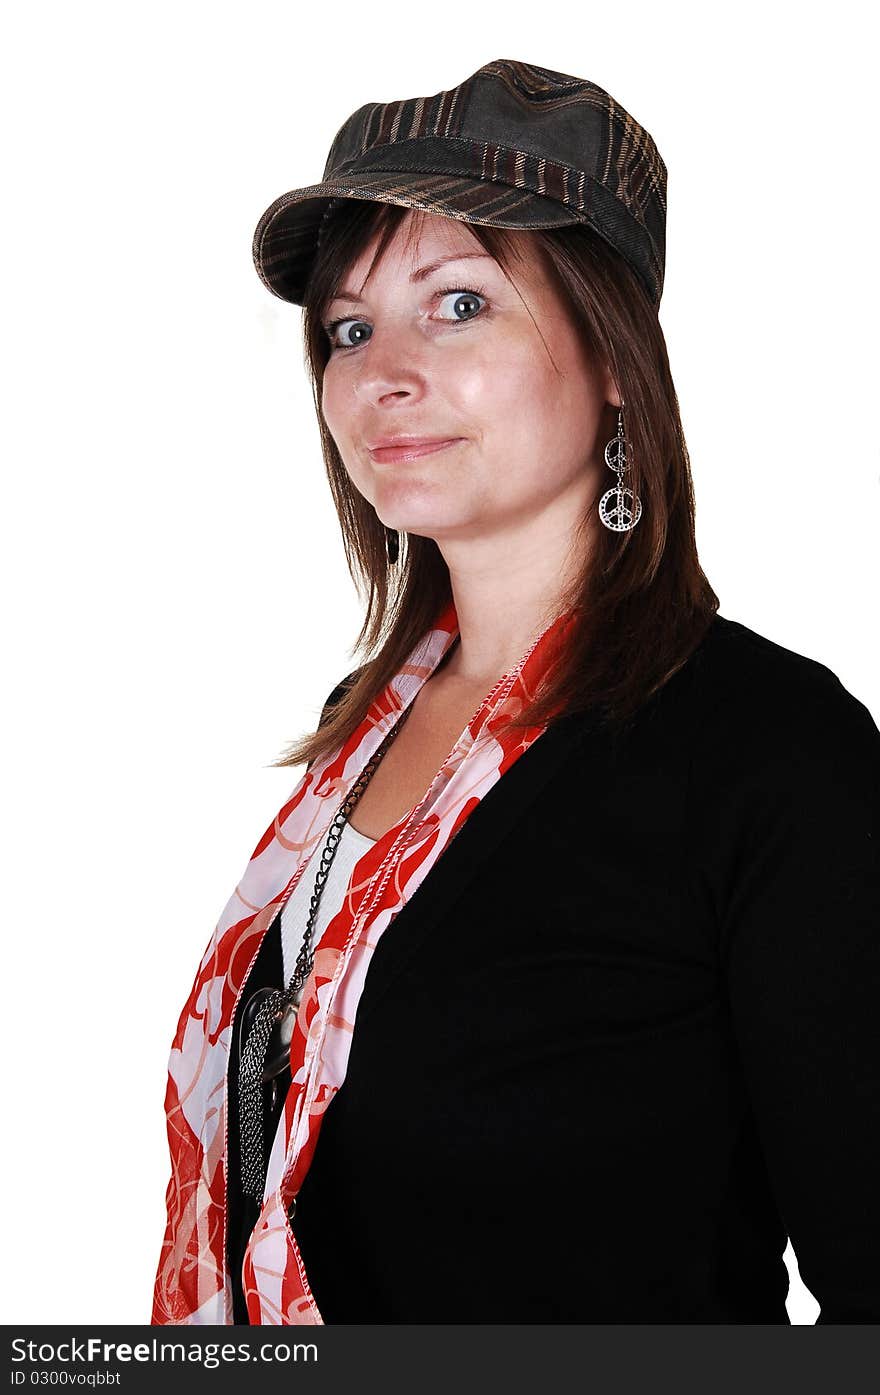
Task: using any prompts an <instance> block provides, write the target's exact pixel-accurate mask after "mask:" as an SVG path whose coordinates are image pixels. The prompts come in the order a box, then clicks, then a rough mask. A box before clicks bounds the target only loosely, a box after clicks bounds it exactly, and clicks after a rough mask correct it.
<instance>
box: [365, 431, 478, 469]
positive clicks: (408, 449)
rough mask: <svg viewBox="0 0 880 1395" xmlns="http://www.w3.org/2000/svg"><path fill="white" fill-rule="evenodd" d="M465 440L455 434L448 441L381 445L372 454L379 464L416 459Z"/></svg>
mask: <svg viewBox="0 0 880 1395" xmlns="http://www.w3.org/2000/svg"><path fill="white" fill-rule="evenodd" d="M463 440H464V437H463V436H453V437H450V439H449V440H448V441H425V442H423V443H422V444H421V445H415V444H410V445H407V444H403V445H400V446H379V447H378V448H377V449H376V450H371V451H370V455H371V457H372V459H373V460H375V461H376V463H377V464H379V465H381V464H390V463H391V462H392V461H396V460H415V459H417V458H418V456H420V455H434V454H435V452H437V451H439V450H447V449H448V447H449V446H457V445H459V444H460V443H461V442H462V441H463Z"/></svg>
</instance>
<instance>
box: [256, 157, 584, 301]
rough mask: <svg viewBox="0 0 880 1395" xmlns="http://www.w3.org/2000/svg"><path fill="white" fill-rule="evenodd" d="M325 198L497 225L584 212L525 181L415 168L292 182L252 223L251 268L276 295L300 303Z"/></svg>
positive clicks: (549, 223)
mask: <svg viewBox="0 0 880 1395" xmlns="http://www.w3.org/2000/svg"><path fill="white" fill-rule="evenodd" d="M330 199H369V200H374V201H375V202H377V203H394V204H400V205H401V206H403V207H405V208H418V209H421V210H422V211H423V212H425V213H437V214H440V215H441V216H443V217H446V218H457V219H458V220H459V221H460V222H465V223H482V224H485V225H487V226H490V227H496V228H519V229H534V228H563V227H569V226H571V224H573V223H587V222H589V221H590V220H589V218H588V217H587V216H586V214H584V213H580V212H578V211H577V210H576V209H572V208H566V207H565V205H564V204H561V203H559V202H558V201H557V200H556V199H548V198H544V197H543V196H542V195H540V194H533V193H532V192H531V190H529V189H521V188H514V187H513V186H512V185H509V184H496V183H492V182H490V181H489V180H485V179H468V178H465V177H463V176H462V177H460V176H457V175H449V174H436V175H431V174H424V173H419V172H413V171H400V172H399V173H398V172H396V171H392V172H389V171H388V170H383V171H381V172H379V173H369V174H368V173H358V174H353V175H352V178H351V179H350V180H342V179H328V180H324V181H323V182H322V183H321V184H311V185H309V186H308V187H307V188H305V189H292V190H291V191H290V192H289V193H287V194H282V195H281V197H280V198H278V199H276V200H275V202H274V203H272V204H270V205H269V207H268V208H267V209H266V211H265V213H264V214H263V216H262V217H261V219H260V221H259V223H258V224H257V228H256V232H255V233H254V241H253V257H254V265H255V267H256V269H257V274H258V275H259V277H260V280H261V281H262V282H263V284H264V285H265V286H267V287H268V289H269V290H270V291H271V292H272V294H273V295H276V296H278V297H279V298H280V299H281V300H287V301H290V302H291V303H292V304H293V305H302V304H303V296H304V291H305V287H306V282H307V280H308V275H309V271H310V269H311V265H312V261H313V259H314V255H315V251H316V249H317V244H318V230H319V227H320V224H321V219H322V218H323V216H324V213H325V212H326V209H327V204H328V202H329V201H330Z"/></svg>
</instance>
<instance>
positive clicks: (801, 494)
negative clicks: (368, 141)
mask: <svg viewBox="0 0 880 1395" xmlns="http://www.w3.org/2000/svg"><path fill="white" fill-rule="evenodd" d="M311 8H312V7H310V6H302V5H298V4H294V3H289V4H281V3H276V4H268V3H259V2H258V0H257V2H256V3H255V2H254V0H249V3H247V4H245V3H244V2H243V0H241V2H240V3H237V4H226V5H224V4H218V3H216V2H215V3H211V4H208V3H186V0H175V3H173V4H172V3H168V0H152V3H151V4H149V5H146V4H144V5H141V6H136V5H133V4H125V5H119V4H110V3H106V4H99V3H95V0H91V3H88V2H86V3H79V4H76V5H62V4H58V3H56V4H40V3H33V4H30V5H28V6H19V7H17V13H16V15H15V16H14V17H11V18H10V19H8V20H7V22H6V32H5V34H4V36H3V44H2V48H3V55H4V56H3V58H2V83H0V101H2V116H3V130H4V134H5V144H6V151H5V154H4V178H3V198H4V209H5V211H4V214H3V218H2V220H0V237H2V244H3V245H2V252H3V255H2V259H0V261H2V277H3V300H2V306H3V309H2V321H3V331H2V332H3V360H4V364H3V386H4V388H5V393H4V396H5V405H4V408H3V412H2V426H3V435H4V438H5V440H4V450H3V459H4V485H5V487H4V495H5V505H4V511H3V519H4V526H3V548H2V563H3V573H4V575H3V594H4V598H5V601H6V606H5V610H6V618H5V633H6V642H5V644H4V649H5V658H6V665H5V672H6V678H5V681H4V683H3V699H4V705H5V708H6V711H5V717H4V721H3V724H2V730H3V736H4V745H5V749H4V752H3V786H4V795H5V798H4V812H3V818H4V827H3V838H2V847H3V851H4V856H5V861H6V866H5V869H4V877H3V888H4V892H3V900H4V946H5V962H6V965H7V971H8V972H7V976H6V980H5V991H4V995H3V999H4V1014H3V1017H4V1042H3V1062H4V1066H3V1071H4V1082H5V1088H4V1116H5V1129H4V1132H5V1138H6V1142H5V1145H4V1150H3V1165H4V1177H3V1195H4V1198H5V1219H4V1226H3V1234H4V1251H5V1256H6V1262H5V1264H4V1265H3V1284H4V1288H5V1292H4V1293H3V1295H2V1301H3V1313H4V1320H5V1321H6V1322H8V1323H12V1322H18V1321H20V1322H44V1323H50V1322H56V1323H61V1322H65V1323H84V1322H86V1321H100V1322H104V1323H131V1322H147V1321H148V1320H149V1314H150V1306H151V1298H152V1283H153V1278H154V1273H155V1268H156V1263H157V1260H158V1255H159V1247H160V1243H161V1239H162V1234H163V1229H164V1223H165V1211H164V1192H165V1185H166V1182H167V1178H168V1172H169V1163H168V1153H167V1144H166V1139H165V1123H164V1115H163V1098H164V1091H165V1079H166V1067H167V1057H168V1050H169V1047H170V1043H171V1038H172V1036H173V1033H174V1029H175V1026H176V1022H177V1016H178V1013H179V1011H180V1008H181V1007H182V1005H183V1002H184V999H185V997H186V995H187V993H188V991H189V987H190V985H191V983H192V979H193V976H194V974H195V970H196V967H197V964H198V960H199V958H200V957H201V954H202V951H203V949H204V947H205V945H206V944H207V942H208V939H209V937H210V934H211V931H212V929H213V926H214V924H215V922H216V920H217V918H218V916H219V914H220V911H221V909H222V907H223V905H224V904H225V902H226V900H227V898H228V896H229V895H230V893H231V891H232V889H233V887H234V886H235V883H236V882H237V880H238V877H239V876H240V874H241V872H242V870H243V868H244V865H245V863H246V861H247V859H248V857H249V856H250V853H251V850H252V849H253V846H254V844H255V843H256V841H257V839H258V837H259V836H260V835H261V834H262V832H263V830H264V828H265V827H266V825H267V824H268V823H269V822H270V820H271V819H272V818H273V817H274V815H275V813H276V811H277V810H278V808H279V807H280V806H281V804H282V803H283V802H284V800H285V798H286V796H287V794H288V793H289V791H290V790H291V789H292V788H293V787H294V785H295V784H296V783H297V781H298V779H299V776H300V774H301V769H300V770H297V771H291V770H272V769H269V768H268V763H269V762H270V761H271V760H273V759H274V758H275V757H276V756H277V755H278V754H279V753H280V752H281V750H282V748H283V747H284V745H285V743H286V742H287V741H288V740H290V739H292V738H293V737H294V736H296V735H299V734H300V733H302V732H304V731H306V730H310V729H313V727H314V725H315V723H316V721H317V717H318V713H319V711H320V707H321V705H322V702H323V700H324V698H325V697H326V695H327V693H328V692H329V690H330V689H331V688H332V687H333V686H334V684H335V683H336V682H337V681H338V679H339V678H340V677H342V676H343V675H344V674H345V673H347V672H348V671H349V669H350V668H351V667H353V662H352V645H353V643H354V640H355V637H356V635H357V631H358V628H359V623H360V615H361V602H360V600H359V598H358V596H357V594H356V592H355V590H354V587H353V585H352V583H351V581H350V579H349V577H348V574H347V571H346V567H345V561H344V557H343V552H342V546H341V541H340V537H339V531H338V525H337V522H336V517H335V514H334V511H333V508H332V504H331V501H330V494H329V489H328V487H327V484H326V481H325V477H324V471H323V464H322V461H321V457H320V452H319V446H318V434H317V426H316V423H315V418H314V411H313V407H312V401H311V396H310V390H309V388H308V385H307V380H306V375H305V371H304V368H303V362H302V344H301V337H300V318H301V312H300V311H299V310H298V309H297V308H295V307H293V306H290V305H287V304H285V303H283V302H281V301H279V300H277V299H275V298H274V297H272V296H271V295H270V293H269V292H268V291H267V290H266V289H265V288H264V287H263V285H262V284H261V282H260V281H259V279H258V278H257V276H256V273H255V271H254V269H253V265H252V262H251V237H252V234H253V230H254V227H255V225H256V222H257V220H258V218H259V216H260V214H261V213H262V212H263V210H264V208H265V207H266V206H267V205H268V204H269V203H270V202H272V200H273V199H274V198H276V197H277V196H278V195H279V194H281V193H283V192H285V191H286V190H287V189H290V188H294V187H296V186H298V185H303V184H310V183H313V182H316V181H317V180H318V179H319V178H320V175H321V172H322V170H323V166H324V161H325V158H326V154H327V150H328V148H329V145H330V142H331V140H332V138H333V136H334V135H335V133H336V131H337V129H338V128H339V126H340V125H341V124H342V122H343V121H344V120H345V118H346V117H347V116H348V115H349V114H350V113H351V112H352V111H354V110H355V108H357V107H358V106H360V105H361V104H362V103H364V102H366V101H388V100H390V99H392V98H399V97H409V96H415V95H417V94H428V93H434V92H437V91H439V90H441V89H443V88H448V87H451V86H454V85H455V84H456V83H458V82H460V81H462V79H463V78H465V77H466V76H468V75H469V74H470V73H472V72H473V71H474V70H475V69H476V68H478V67H479V66H481V65H482V64H483V63H486V62H488V61H489V60H491V59H494V58H517V59H521V60H524V61H527V62H533V63H537V64H539V65H542V66H545V67H550V68H555V69H558V70H561V71H563V72H568V73H574V74H576V75H578V76H581V77H587V78H590V79H592V80H593V81H595V82H598V83H599V84H600V85H601V86H603V87H605V88H607V89H608V90H610V91H611V92H612V93H613V94H614V95H615V97H616V98H617V99H618V100H619V101H620V102H621V103H622V104H623V105H624V106H625V107H626V108H627V109H628V110H629V111H630V112H631V113H632V115H633V116H634V117H635V118H636V119H637V120H639V121H641V122H642V123H643V124H644V125H645V126H647V128H648V129H649V130H650V132H651V133H652V135H653V136H654V138H655V140H656V141H657V144H658V146H659V149H660V152H661V154H662V156H663V157H664V159H665V161H666V163H667V165H668V167H669V220H668V257H667V276H666V287H665V291H664V296H663V302H662V306H661V322H662V324H663V327H664V330H665V333H666V338H667V341H668V345H669V352H670V358H671V363H672V369H673V374H674V377H675V381H676V385H677V389H678V393H679V398H680V402H681V409H682V416H683V420H684V426H685V431H686V435H687V439H688V444H689V447H690V451H691V455H692V461H693V472H694V477H695V483H696V492H697V504H698V513H697V524H698V539H699V544H700V553H701V559H702V562H703V566H704V569H705V570H706V572H707V575H708V576H709V579H710V581H711V582H712V584H713V586H714V588H715V590H716V591H717V592H718V594H719V596H720V599H721V613H722V614H723V615H726V616H728V617H730V618H731V619H736V620H740V621H742V622H743V623H745V624H747V625H750V626H751V627H752V628H754V629H756V630H758V631H759V632H760V633H762V634H765V635H768V636H769V637H770V638H772V639H775V640H776V641H778V642H779V643H782V644H784V645H786V646H788V647H789V648H792V649H795V650H798V651H799V652H801V653H804V654H807V655H809V656H811V657H813V658H818V659H821V660H822V662H824V663H826V664H827V665H828V666H829V667H831V668H832V669H833V670H834V671H835V672H836V673H837V674H838V676H839V677H840V678H841V680H842V681H843V683H844V684H845V685H846V686H847V687H848V688H849V689H850V691H851V692H853V693H855V694H856V695H857V696H858V697H859V698H861V700H862V701H863V702H865V703H866V704H867V705H868V707H869V708H870V709H871V710H872V712H873V714H874V715H875V719H876V717H877V716H878V714H880V667H878V659H877V646H876V634H875V617H876V610H877V599H878V594H877V592H878V587H877V579H878V578H877V564H876V560H875V558H876V543H877V532H878V494H880V490H878V482H880V451H878V443H877V432H876V426H875V415H876V380H877V368H878V363H877V354H876V326H877V312H878V289H877V287H878V266H877V242H876V237H877V212H878V208H877V166H876V146H877V110H876V106H875V105H874V102H873V100H872V94H873V92H874V90H875V77H876V72H875V61H876V60H875V51H874V49H873V46H872V44H871V43H869V42H868V36H867V33H866V32H865V29H864V26H865V25H866V24H867V22H868V16H869V14H870V7H869V6H867V5H864V4H860V3H859V4H857V3H837V4H836V5H834V6H831V7H822V9H821V11H820V10H817V9H815V8H813V7H810V6H800V5H794V4H791V5H786V4H776V5H774V4H767V3H765V4H760V5H751V4H738V5H736V6H732V7H724V8H723V11H722V9H721V8H719V7H714V6H706V5H697V4H695V5H685V4H678V5H676V4H670V3H664V4H662V5H658V4H656V3H652V4H647V3H635V0H630V3H628V4H627V5H625V6H623V5H615V4H609V3H607V0H605V3H602V4H589V3H584V4H580V5H577V6H574V7H572V6H570V5H565V6H563V5H562V4H540V5H535V4H534V3H529V4H521V5H518V4H511V3H509V2H508V0H505V3H503V4H501V3H499V2H498V0H489V3H487V4H484V5H483V6H482V7H477V6H475V5H473V4H472V3H470V2H469V3H466V4H464V3H461V0H446V3H444V4H443V5H442V6H440V7H431V8H429V7H422V6H418V5H414V4H413V3H412V0H409V3H406V4H400V3H394V2H393V0H392V2H391V3H385V4H383V5H382V6H375V5H360V4H359V5H350V6H349V5H345V4H343V5H342V6H341V7H340V6H339V5H338V4H337V5H335V6H329V5H328V6H316V7H314V8H315V10H317V11H318V12H319V18H317V19H314V18H309V17H308V11H309V10H310V9H311ZM787 1261H788V1263H789V1265H790V1267H791V1268H792V1271H793V1286H792V1291H791V1295H790V1299H789V1311H790V1314H791V1316H792V1319H793V1321H795V1322H802V1323H810V1322H813V1321H814V1319H815V1316H816V1313H817V1310H818V1309H817V1304H816V1303H815V1301H814V1299H813V1298H812V1296H811V1295H810V1294H809V1293H807V1292H806V1290H805V1289H804V1288H803V1287H802V1286H801V1285H800V1284H799V1282H798V1279H797V1273H796V1267H795V1261H794V1258H793V1255H792V1251H791V1248H789V1251H788V1255H787Z"/></svg>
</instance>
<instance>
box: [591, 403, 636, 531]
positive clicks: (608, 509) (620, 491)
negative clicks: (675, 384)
mask: <svg viewBox="0 0 880 1395" xmlns="http://www.w3.org/2000/svg"><path fill="white" fill-rule="evenodd" d="M605 464H606V465H607V466H608V467H609V468H610V469H612V470H616V471H617V484H613V485H612V486H611V488H610V489H606V491H605V493H604V494H603V495H602V498H601V499H600V500H599V517H600V518H601V520H602V522H603V523H604V524H605V527H606V528H610V529H611V530H612V532H614V533H628V532H629V530H630V528H635V526H636V524H637V523H638V521H639V519H640V518H641V516H642V501H641V499H638V498H636V496H635V494H634V493H633V492H632V490H631V489H629V488H628V487H627V486H626V485H625V484H624V483H623V474H624V471H625V470H628V469H629V463H628V461H627V458H626V441H625V440H624V435H623V404H622V403H621V406H620V408H619V409H618V414H617V435H616V436H614V437H612V439H611V440H610V441H609V442H608V444H607V446H606V447H605Z"/></svg>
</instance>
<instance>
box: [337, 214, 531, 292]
mask: <svg viewBox="0 0 880 1395" xmlns="http://www.w3.org/2000/svg"><path fill="white" fill-rule="evenodd" d="M380 237H381V231H380V230H379V229H377V230H376V232H375V233H374V234H373V236H372V237H371V238H370V240H369V242H368V243H367V244H366V246H365V247H364V248H363V250H362V251H361V252H360V253H359V255H358V256H357V257H355V258H353V259H352V261H351V262H350V263H349V265H348V267H347V268H346V274H345V277H344V281H345V285H346V286H348V287H350V288H351V287H353V286H354V287H359V288H360V287H362V286H363V285H364V283H365V282H366V280H367V279H368V278H369V280H371V281H376V280H382V279H386V278H387V279H396V278H398V277H400V278H404V279H408V278H409V277H410V276H411V275H412V273H413V272H415V271H418V270H419V269H421V268H425V267H427V266H430V265H431V264H433V263H434V262H437V261H440V260H444V261H445V260H448V259H449V258H451V257H466V258H468V259H471V258H473V259H474V264H475V267H476V266H478V267H479V268H480V270H481V271H482V272H485V271H486V270H487V269H488V268H492V267H494V268H495V269H497V270H498V272H499V273H501V268H500V266H499V264H498V262H497V261H495V259H494V257H491V254H490V253H488V252H487V250H486V248H484V247H483V246H482V244H481V242H480V241H479V238H478V237H476V236H475V235H474V233H473V232H472V230H471V228H470V227H469V226H468V224H467V223H464V222H462V221H461V220H460V219H457V218H447V217H444V216H443V215H442V214H437V213H427V212H424V211H422V210H421V209H410V210H408V211H407V213H406V214H405V216H404V217H403V219H402V220H401V222H400V224H399V225H398V227H397V228H396V229H395V231H394V235H393V237H392V238H391V240H390V241H389V243H388V244H387V246H386V248H385V250H384V253H383V254H382V257H381V260H380V261H377V262H376V263H375V265H373V258H374V256H375V254H376V251H377V248H378V245H379V240H380ZM505 241H506V243H507V244H508V245H509V252H508V255H509V257H510V259H511V266H510V272H511V274H513V273H514V272H515V273H516V275H517V278H519V277H520V276H522V275H525V276H526V277H528V273H529V271H530V270H531V269H532V266H533V264H534V261H535V256H534V252H533V250H532V249H531V248H530V247H529V246H528V234H525V235H523V234H520V235H519V241H517V234H513V237H510V236H508V237H507V238H506V239H505ZM477 258H479V259H480V260H477ZM371 266H372V271H371Z"/></svg>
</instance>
